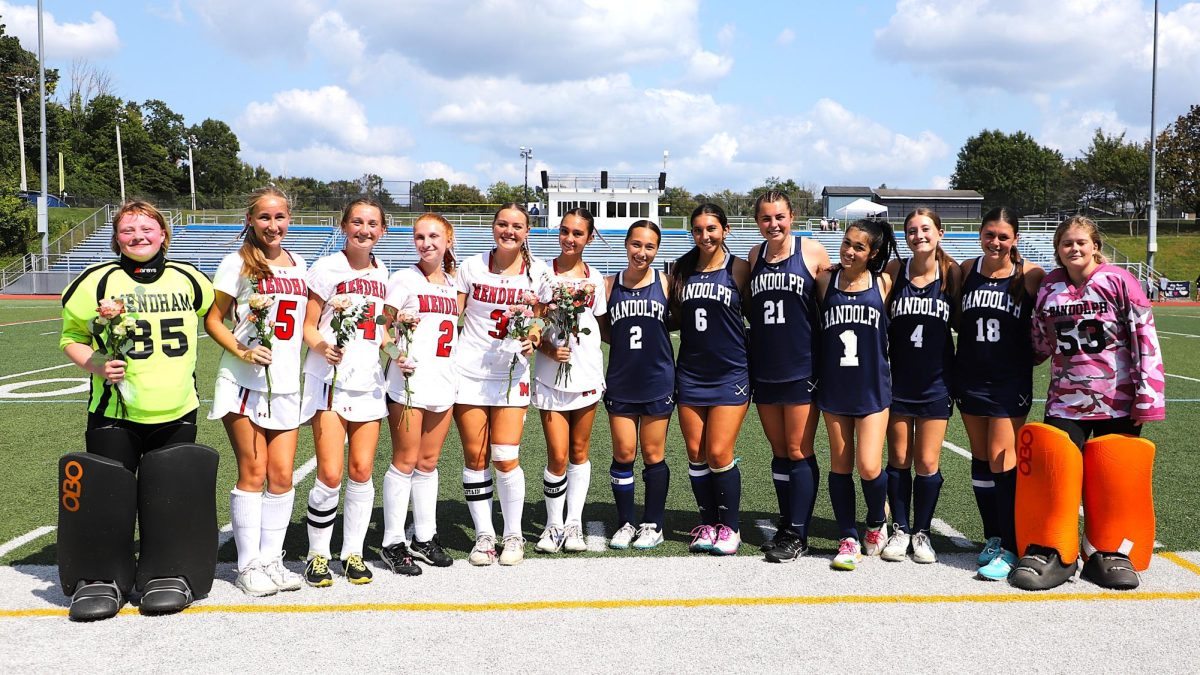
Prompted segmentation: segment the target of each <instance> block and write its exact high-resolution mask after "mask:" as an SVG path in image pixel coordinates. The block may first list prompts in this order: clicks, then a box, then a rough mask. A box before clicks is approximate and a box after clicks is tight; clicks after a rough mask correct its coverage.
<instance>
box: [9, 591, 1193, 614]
mask: <svg viewBox="0 0 1200 675" xmlns="http://www.w3.org/2000/svg"><path fill="white" fill-rule="evenodd" d="M1105 600H1125V601H1130V600H1133V601H1152V600H1200V591H1187V592H1147V593H1117V592H1112V593H1002V594H996V595H810V596H784V597H733V598H656V599H645V600H635V599H630V600H539V601H531V602H493V603H474V604H458V603H450V602H381V603H351V604H328V605H204V604H199V605H194V606H192V607H189V608H188V609H187V610H185V611H186V613H188V614H317V613H327V612H476V613H480V612H531V611H545V610H570V609H645V608H665V607H684V608H689V607H713V606H726V607H728V606H744V607H754V606H759V607H761V606H764V605H771V606H780V605H841V604H864V605H887V604H921V605H935V604H944V603H981V604H989V603H1021V602H1027V603H1037V602H1096V601H1105ZM136 613H137V610H136V609H134V608H132V607H127V608H125V609H123V610H121V614H136ZM66 615H67V610H65V609H12V610H0V618H19V617H37V616H66Z"/></svg>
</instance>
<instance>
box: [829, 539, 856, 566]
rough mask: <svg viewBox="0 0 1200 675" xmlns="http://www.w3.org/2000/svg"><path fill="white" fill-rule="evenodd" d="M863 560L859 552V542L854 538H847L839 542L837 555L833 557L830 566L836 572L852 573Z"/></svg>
mask: <svg viewBox="0 0 1200 675" xmlns="http://www.w3.org/2000/svg"><path fill="white" fill-rule="evenodd" d="M861 558H862V554H861V553H859V550H858V540H857V539H855V538H854V537H846V538H845V539H842V540H841V541H839V542H838V552H837V555H835V556H833V562H831V563H830V564H829V566H830V567H832V568H833V569H835V570H844V571H847V572H851V571H853V570H854V568H855V567H857V566H858V561H859V560H860V559H861Z"/></svg>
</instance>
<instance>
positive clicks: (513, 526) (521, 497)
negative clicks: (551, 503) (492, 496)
mask: <svg viewBox="0 0 1200 675" xmlns="http://www.w3.org/2000/svg"><path fill="white" fill-rule="evenodd" d="M496 491H497V492H499V494H500V513H501V514H502V515H503V516H504V536H506V537H508V536H511V535H516V536H518V537H519V536H521V516H522V515H524V513H525V469H522V468H521V466H520V465H519V464H518V465H517V468H515V469H513V470H512V471H500V470H497V471H496Z"/></svg>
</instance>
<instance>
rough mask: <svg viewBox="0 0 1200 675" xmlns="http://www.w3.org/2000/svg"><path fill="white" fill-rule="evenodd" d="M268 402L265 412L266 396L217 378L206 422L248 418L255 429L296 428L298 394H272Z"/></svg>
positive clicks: (298, 417)
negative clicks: (255, 426)
mask: <svg viewBox="0 0 1200 675" xmlns="http://www.w3.org/2000/svg"><path fill="white" fill-rule="evenodd" d="M270 398H271V405H270V410H268V406H267V392H265V391H255V390H254V389H247V388H245V387H243V386H241V385H240V384H238V383H237V382H234V381H233V380H230V379H226V378H224V377H218V378H217V386H216V387H215V388H214V390H213V402H212V411H211V412H209V413H208V419H210V420H219V419H222V418H224V417H225V416H226V415H228V414H229V413H233V414H235V415H243V416H245V417H248V418H249V419H250V421H251V422H253V423H254V424H255V425H257V426H259V427H261V428H263V429H271V430H272V431H286V430H288V429H295V428H297V427H299V426H300V392H294V393H291V394H272V395H271V397H270Z"/></svg>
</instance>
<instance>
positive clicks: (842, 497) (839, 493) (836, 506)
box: [829, 471, 858, 539]
mask: <svg viewBox="0 0 1200 675" xmlns="http://www.w3.org/2000/svg"><path fill="white" fill-rule="evenodd" d="M829 501H830V502H831V503H832V504H833V517H834V519H835V520H837V526H838V537H839V538H841V539H845V538H846V537H851V538H854V539H858V527H856V524H855V513H854V511H855V509H856V508H857V506H856V504H855V502H856V499H855V495H854V479H853V478H851V477H850V474H848V473H834V472H833V471H830V472H829Z"/></svg>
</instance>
